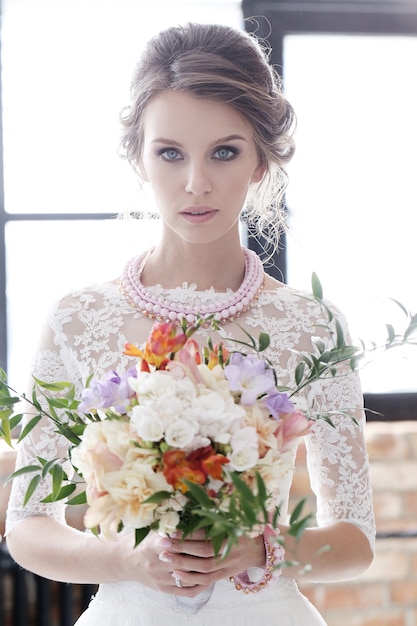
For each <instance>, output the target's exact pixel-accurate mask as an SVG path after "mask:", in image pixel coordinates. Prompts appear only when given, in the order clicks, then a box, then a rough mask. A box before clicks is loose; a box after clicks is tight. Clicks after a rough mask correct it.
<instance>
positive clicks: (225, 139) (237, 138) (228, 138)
mask: <svg viewBox="0 0 417 626" xmlns="http://www.w3.org/2000/svg"><path fill="white" fill-rule="evenodd" d="M229 141H247V139H246V137H243V136H242V135H227V136H226V137H220V138H219V139H216V140H215V141H213V142H212V143H211V144H210V145H212V146H217V145H219V144H222V143H227V142H229ZM151 143H163V144H166V145H168V146H176V147H181V143H180V142H179V141H175V139H168V138H166V137H156V138H155V139H152V142H151Z"/></svg>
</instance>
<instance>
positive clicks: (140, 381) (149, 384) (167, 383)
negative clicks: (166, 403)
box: [129, 370, 175, 401]
mask: <svg viewBox="0 0 417 626" xmlns="http://www.w3.org/2000/svg"><path fill="white" fill-rule="evenodd" d="M129 385H130V386H131V388H132V389H133V391H135V392H136V394H137V396H138V398H139V399H140V401H141V399H142V396H151V397H154V398H158V397H160V396H162V395H164V394H168V395H171V396H173V395H175V380H174V379H173V378H172V377H171V376H170V375H169V373H168V372H165V371H162V370H158V371H156V372H139V373H138V377H137V378H129Z"/></svg>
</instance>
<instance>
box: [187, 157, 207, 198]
mask: <svg viewBox="0 0 417 626" xmlns="http://www.w3.org/2000/svg"><path fill="white" fill-rule="evenodd" d="M211 190H212V185H211V180H210V177H209V172H208V168H207V166H206V165H205V164H204V163H190V165H189V167H188V171H187V179H186V184H185V191H186V192H187V193H192V194H194V195H195V196H201V195H203V194H205V193H208V192H209V191H211Z"/></svg>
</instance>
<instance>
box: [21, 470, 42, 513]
mask: <svg viewBox="0 0 417 626" xmlns="http://www.w3.org/2000/svg"><path fill="white" fill-rule="evenodd" d="M40 482H41V476H40V474H37V475H36V476H34V477H33V478H32V480H31V481H30V483H29V487H28V488H27V490H26V493H25V497H24V500H23V505H24V506H26V504H27V503H28V502H29V500H30V499H31V497H32V496H33V494H34V492H35V491H36V489H37V487H38V485H39V483H40Z"/></svg>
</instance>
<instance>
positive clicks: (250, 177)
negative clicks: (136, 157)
mask: <svg viewBox="0 0 417 626" xmlns="http://www.w3.org/2000/svg"><path fill="white" fill-rule="evenodd" d="M142 170H143V175H144V179H145V180H146V181H148V182H149V183H150V184H151V186H152V189H153V193H154V195H155V199H156V202H157V205H158V208H159V211H160V214H161V218H162V220H163V223H164V235H165V237H169V238H171V241H173V239H172V237H174V238H175V237H180V238H181V239H182V240H184V241H187V242H189V243H211V242H214V241H217V240H219V239H222V238H223V237H226V239H227V238H228V237H229V236H231V237H232V236H236V235H237V236H238V221H239V214H240V211H241V209H242V207H243V204H244V202H245V199H246V195H247V192H248V189H249V186H250V185H251V183H256V182H259V181H260V180H261V178H262V175H263V173H264V168H263V167H261V166H260V165H259V159H258V154H257V150H256V145H255V142H254V139H253V132H252V128H251V126H250V125H249V123H248V122H247V121H246V120H245V119H244V118H243V117H242V116H241V115H240V114H239V113H238V112H237V111H236V110H235V109H234V108H233V107H232V106H231V105H229V104H224V103H222V102H217V101H216V100H210V99H202V98H197V97H195V96H193V95H191V94H189V93H187V92H183V91H168V90H167V91H164V92H163V93H161V94H159V95H158V96H156V97H155V98H154V99H153V100H151V102H150V103H149V104H148V105H147V107H146V109H145V114H144V144H143V155H142Z"/></svg>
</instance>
